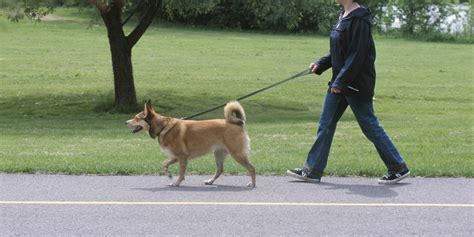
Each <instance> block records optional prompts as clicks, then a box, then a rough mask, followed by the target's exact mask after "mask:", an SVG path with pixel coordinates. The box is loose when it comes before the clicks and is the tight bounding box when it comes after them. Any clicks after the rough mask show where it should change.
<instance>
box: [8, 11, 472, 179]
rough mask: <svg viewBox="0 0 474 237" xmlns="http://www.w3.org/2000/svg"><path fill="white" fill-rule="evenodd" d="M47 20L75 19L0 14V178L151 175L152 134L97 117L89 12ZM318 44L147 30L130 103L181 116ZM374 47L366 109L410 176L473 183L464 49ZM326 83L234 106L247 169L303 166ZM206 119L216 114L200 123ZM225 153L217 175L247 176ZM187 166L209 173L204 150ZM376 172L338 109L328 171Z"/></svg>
mask: <svg viewBox="0 0 474 237" xmlns="http://www.w3.org/2000/svg"><path fill="white" fill-rule="evenodd" d="M57 14H66V15H68V16H71V15H73V17H75V18H74V19H76V20H70V21H65V22H42V23H30V22H28V21H23V22H20V23H10V22H8V21H7V20H6V19H5V17H4V16H0V42H2V43H1V44H0V80H1V81H0V82H1V85H0V172H7V173H10V172H41V173H66V174H158V173H160V163H161V161H162V160H164V159H165V157H164V156H163V155H162V154H161V153H160V150H159V146H158V145H157V142H156V141H153V140H151V139H150V138H149V137H147V136H145V135H144V134H140V135H132V134H130V131H129V130H128V129H127V128H126V126H125V125H124V123H123V122H124V121H125V120H126V119H128V118H130V117H132V116H133V114H114V113H107V112H104V108H108V107H109V105H110V104H111V103H112V100H113V78H112V71H111V70H112V68H111V61H110V53H109V46H108V42H107V37H106V32H105V29H104V27H103V26H101V25H92V27H89V21H88V19H84V18H83V17H84V15H88V14H87V13H79V14H76V15H74V14H73V13H72V12H71V11H67V10H60V11H59V12H57ZM77 19H82V20H77ZM88 27H89V29H88ZM127 30H130V29H127ZM328 44H329V43H328V39H327V38H326V37H320V36H311V35H279V34H258V33H246V32H236V31H217V30H205V29H194V28H189V27H187V28H183V27H176V26H174V27H171V26H160V25H158V26H154V27H152V28H150V29H149V30H148V31H147V33H146V34H145V35H144V37H143V38H142V39H141V40H140V42H139V43H138V44H137V46H136V47H135V48H134V50H133V61H134V72H135V81H136V82H135V83H136V87H137V93H138V95H139V101H144V100H145V99H148V98H150V99H152V100H153V102H154V104H155V106H156V110H157V111H158V112H160V113H162V114H165V115H168V116H174V117H184V116H188V115H190V114H193V113H195V112H198V111H201V110H204V109H207V108H209V107H211V106H213V105H217V104H220V103H223V102H226V101H228V100H231V99H232V98H235V97H238V96H241V95H244V94H246V93H248V92H251V91H253V90H255V89H258V88H261V87H263V86H266V85H269V84H271V83H273V82H276V81H279V80H282V79H285V78H287V77H289V76H290V75H293V74H295V73H296V72H299V71H301V70H302V69H304V68H305V67H307V65H308V64H309V63H310V62H312V61H313V60H314V59H315V58H317V57H318V56H322V55H323V54H325V53H327V52H328ZM376 44H377V50H378V51H377V57H378V58H377V73H378V74H377V76H378V79H377V80H378V81H377V89H376V100H375V109H376V113H377V115H378V117H379V119H380V121H381V122H382V124H383V126H384V128H385V130H386V131H387V132H388V134H389V135H390V136H391V138H392V139H393V140H394V142H395V144H396V145H397V147H398V148H399V150H400V152H401V153H402V155H403V156H404V158H405V160H406V162H407V163H408V165H409V166H410V167H411V170H412V173H413V174H414V175H419V176H467V177H473V176H474V172H473V171H474V168H473V167H474V166H473V149H472V141H473V121H474V120H473V95H472V93H473V69H472V65H473V55H474V54H473V45H472V44H446V43H426V42H424V43H423V42H414V41H406V40H402V39H387V38H383V37H376ZM329 78H330V73H329V72H328V73H326V74H324V75H323V76H321V77H317V76H306V77H304V78H300V79H297V80H294V81H292V82H289V83H286V84H283V85H281V86H279V87H276V88H274V89H271V90H269V91H266V92H264V93H261V94H258V95H256V96H254V97H251V98H249V99H247V100H244V101H243V102H242V105H243V106H244V108H245V110H246V112H247V114H248V126H247V130H248V133H249V136H250V137H251V140H252V158H251V160H252V162H253V163H254V164H255V165H256V167H257V171H258V173H259V174H277V175H281V174H283V173H284V171H285V170H286V169H287V168H293V167H298V166H301V165H302V164H303V162H304V160H305V157H306V154H307V152H308V149H309V147H310V145H311V143H312V142H313V139H314V135H315V132H316V129H317V121H318V118H319V114H320V112H321V106H322V101H323V99H324V95H325V92H326V87H327V81H328V80H329ZM215 117H223V115H222V110H218V111H216V112H213V113H211V114H208V115H206V116H203V117H202V118H215ZM230 160H231V159H229V161H228V162H226V165H225V170H226V173H245V170H244V169H243V168H242V167H240V166H239V165H238V164H236V163H234V162H232V161H230ZM173 171H174V172H176V169H175V167H174V168H173ZM188 171H189V173H205V174H209V173H212V172H214V161H213V158H212V157H211V156H206V157H204V158H201V159H200V160H193V161H192V162H190V164H189V168H188ZM384 172H385V167H384V166H383V163H382V161H381V160H380V158H379V157H378V155H377V153H376V151H375V148H374V147H373V146H372V145H371V143H370V142H369V141H368V140H367V139H366V138H365V137H364V136H363V135H362V133H361V131H360V129H359V128H358V125H357V123H356V121H355V120H354V117H353V115H352V113H351V112H350V111H347V112H346V114H345V115H344V116H343V118H342V120H341V121H340V123H339V125H338V130H337V131H336V135H335V139H334V143H333V147H332V149H331V155H330V158H329V165H328V167H327V169H326V173H327V174H329V175H342V176H344V175H367V176H378V175H381V174H383V173H384Z"/></svg>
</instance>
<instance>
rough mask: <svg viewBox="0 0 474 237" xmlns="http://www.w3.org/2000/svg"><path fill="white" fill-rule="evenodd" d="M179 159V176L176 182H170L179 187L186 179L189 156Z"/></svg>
mask: <svg viewBox="0 0 474 237" xmlns="http://www.w3.org/2000/svg"><path fill="white" fill-rule="evenodd" d="M178 161H179V177H178V180H176V182H174V183H172V184H170V186H172V187H179V185H180V184H181V182H183V180H184V175H185V174H186V167H187V165H188V158H187V157H186V158H178Z"/></svg>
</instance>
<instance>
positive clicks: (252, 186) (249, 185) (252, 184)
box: [247, 181, 255, 188]
mask: <svg viewBox="0 0 474 237" xmlns="http://www.w3.org/2000/svg"><path fill="white" fill-rule="evenodd" d="M247 187H249V188H255V184H254V183H252V181H250V182H249V183H248V184H247Z"/></svg>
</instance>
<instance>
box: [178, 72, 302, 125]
mask: <svg viewBox="0 0 474 237" xmlns="http://www.w3.org/2000/svg"><path fill="white" fill-rule="evenodd" d="M308 74H311V70H310V69H305V70H304V71H301V72H299V73H297V74H295V75H293V76H291V77H289V78H287V79H285V80H282V81H279V82H277V83H274V84H271V85H269V86H266V87H264V88H261V89H258V90H256V91H254V92H251V93H249V94H246V95H243V96H241V97H238V98H236V99H234V100H236V101H240V100H243V99H246V98H248V97H250V96H253V95H255V94H258V93H260V92H262V91H265V90H268V89H270V88H272V87H275V86H278V85H280V84H282V83H285V82H287V81H290V80H293V79H295V78H298V77H302V76H305V75H308ZM226 104H227V103H224V104H220V105H217V106H214V107H212V108H210V109H207V110H205V111H202V112H199V113H196V114H193V115H191V116H188V117H185V118H182V119H183V120H188V119H192V118H194V117H197V116H200V115H203V114H206V113H209V112H211V111H214V110H216V109H218V108H221V107H224V106H225V105H226Z"/></svg>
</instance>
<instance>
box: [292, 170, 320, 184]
mask: <svg viewBox="0 0 474 237" xmlns="http://www.w3.org/2000/svg"><path fill="white" fill-rule="evenodd" d="M286 174H287V175H288V176H291V177H295V178H297V179H301V180H304V181H306V182H311V183H319V182H320V181H321V176H317V175H314V174H312V173H310V172H309V171H308V170H306V169H301V168H295V169H292V170H287V171H286Z"/></svg>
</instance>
